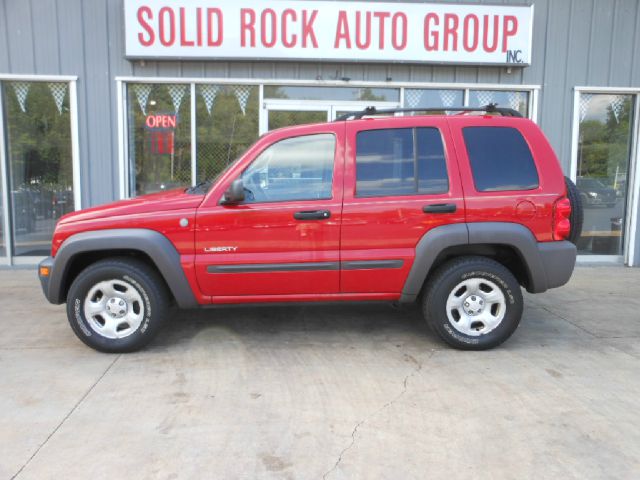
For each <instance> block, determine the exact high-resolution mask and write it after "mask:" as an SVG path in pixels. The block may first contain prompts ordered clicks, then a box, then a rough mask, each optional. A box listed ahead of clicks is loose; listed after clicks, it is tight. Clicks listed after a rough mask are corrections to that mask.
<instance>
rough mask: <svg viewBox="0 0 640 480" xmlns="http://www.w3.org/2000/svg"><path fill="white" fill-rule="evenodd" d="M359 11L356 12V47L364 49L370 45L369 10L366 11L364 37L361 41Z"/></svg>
mask: <svg viewBox="0 0 640 480" xmlns="http://www.w3.org/2000/svg"><path fill="white" fill-rule="evenodd" d="M361 16H362V15H361V12H359V11H358V12H356V47H358V48H359V49H360V50H366V49H367V48H369V47H370V46H371V12H367V24H366V27H365V29H364V30H365V32H366V37H365V40H364V41H362V18H361Z"/></svg>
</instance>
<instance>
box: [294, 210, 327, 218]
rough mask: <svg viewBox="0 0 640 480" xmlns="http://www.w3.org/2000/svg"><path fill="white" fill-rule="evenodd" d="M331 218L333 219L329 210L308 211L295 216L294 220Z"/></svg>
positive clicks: (297, 213)
mask: <svg viewBox="0 0 640 480" xmlns="http://www.w3.org/2000/svg"><path fill="white" fill-rule="evenodd" d="M329 217H331V212H330V211H329V210H306V211H303V212H296V213H294V214H293V218H295V219H296V220H326V219H328V218H329Z"/></svg>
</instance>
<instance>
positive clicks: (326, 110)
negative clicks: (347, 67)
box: [261, 100, 400, 133]
mask: <svg viewBox="0 0 640 480" xmlns="http://www.w3.org/2000/svg"><path fill="white" fill-rule="evenodd" d="M371 106H374V107H376V108H377V109H388V108H398V107H399V106H400V104H399V103H397V102H371V101H360V102H331V101H308V102H305V101H292V100H266V101H265V102H264V112H263V119H262V121H261V127H262V128H261V133H264V132H267V131H270V130H274V129H276V128H282V127H289V126H292V125H304V124H307V123H321V122H330V121H333V120H335V119H336V118H338V117H339V116H341V115H344V114H346V113H349V112H359V111H361V110H364V109H365V108H367V107H371Z"/></svg>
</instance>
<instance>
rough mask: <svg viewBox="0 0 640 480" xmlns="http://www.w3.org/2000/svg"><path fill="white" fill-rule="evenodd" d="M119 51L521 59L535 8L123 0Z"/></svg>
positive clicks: (190, 55) (135, 54)
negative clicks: (123, 30)
mask: <svg viewBox="0 0 640 480" xmlns="http://www.w3.org/2000/svg"><path fill="white" fill-rule="evenodd" d="M124 3H125V28H126V56H127V57H128V58H157V59H162V58H164V59H255V60H287V61H292V60H307V61H319V60H334V61H349V62H351V61H356V62H357V61H363V62H409V63H454V64H475V65H479V64H490V65H514V64H520V65H528V64H529V63H530V61H531V35H532V26H533V6H504V5H500V6H495V5H460V4H456V5H453V4H440V3H439V4H434V3H378V2H375V3H374V2H350V1H340V2H336V1H292V0H270V1H269V2H265V1H262V0H249V1H241V0H235V1H234V0H217V1H211V0H167V1H164V2H157V1H152V0H125V2H124Z"/></svg>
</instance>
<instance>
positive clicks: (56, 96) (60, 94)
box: [47, 83, 67, 115]
mask: <svg viewBox="0 0 640 480" xmlns="http://www.w3.org/2000/svg"><path fill="white" fill-rule="evenodd" d="M47 86H48V87H49V90H51V95H52V96H53V100H54V101H55V102H56V107H58V113H59V114H60V115H62V105H63V103H64V97H66V96H67V84H66V83H48V84H47Z"/></svg>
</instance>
